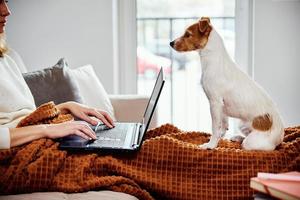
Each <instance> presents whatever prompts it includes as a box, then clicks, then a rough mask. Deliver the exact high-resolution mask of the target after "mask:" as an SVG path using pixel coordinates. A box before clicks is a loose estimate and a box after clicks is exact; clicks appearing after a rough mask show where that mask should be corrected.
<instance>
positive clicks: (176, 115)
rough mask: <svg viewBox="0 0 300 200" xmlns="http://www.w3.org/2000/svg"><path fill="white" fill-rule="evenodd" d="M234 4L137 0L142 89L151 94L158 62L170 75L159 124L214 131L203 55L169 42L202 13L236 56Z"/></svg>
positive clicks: (205, 0)
mask: <svg viewBox="0 0 300 200" xmlns="http://www.w3.org/2000/svg"><path fill="white" fill-rule="evenodd" d="M234 7H235V1H234V0H185V1H182V0H163V1H162V0H152V1H149V0H137V37H138V38H137V41H138V45H137V67H138V69H137V71H138V93H139V94H146V95H150V94H151V91H152V88H153V86H154V83H155V78H156V75H157V73H158V72H159V69H160V67H163V68H164V72H165V75H166V84H165V87H164V89H163V91H162V95H161V98H160V100H159V103H158V108H157V109H158V110H159V115H158V123H159V124H164V123H173V124H175V125H176V126H177V127H178V128H180V129H183V130H201V131H206V132H211V118H210V111H209V103H208V100H207V98H206V96H205V94H204V92H203V90H202V87H201V84H200V77H201V64H200V58H199V55H198V53H197V52H186V53H178V52H176V51H174V50H173V49H171V47H170V46H169V43H170V41H172V40H174V39H175V38H177V37H179V36H181V35H182V34H183V33H184V31H185V29H186V28H187V27H188V26H189V25H191V24H192V23H195V22H197V20H198V19H199V18H200V17H202V16H208V17H210V18H211V23H212V24H213V26H214V27H215V28H216V29H217V31H219V33H220V34H221V36H222V37H223V39H224V41H225V46H226V48H227V49H228V52H229V53H230V55H231V56H232V57H233V56H234V47H235V44H234V42H235V30H234V29H235V27H234V20H235V18H234V17H235V16H234ZM229 123H230V125H231V124H232V123H233V122H232V121H230V122H229Z"/></svg>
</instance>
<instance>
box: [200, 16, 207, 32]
mask: <svg viewBox="0 0 300 200" xmlns="http://www.w3.org/2000/svg"><path fill="white" fill-rule="evenodd" d="M209 23H210V19H209V18H208V17H201V20H200V21H199V31H200V32H201V33H204V32H205V31H206V29H207V28H208V26H209Z"/></svg>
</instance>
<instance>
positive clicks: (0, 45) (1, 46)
mask: <svg viewBox="0 0 300 200" xmlns="http://www.w3.org/2000/svg"><path fill="white" fill-rule="evenodd" d="M7 51H8V48H7V45H6V41H5V34H4V33H0V57H4V54H5V53H7Z"/></svg>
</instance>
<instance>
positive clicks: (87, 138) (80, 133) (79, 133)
mask: <svg viewBox="0 0 300 200" xmlns="http://www.w3.org/2000/svg"><path fill="white" fill-rule="evenodd" d="M74 134H75V135H78V136H80V137H82V138H83V139H86V140H89V139H90V137H88V136H87V135H86V134H84V133H82V132H81V131H79V130H76V131H75V132H74Z"/></svg>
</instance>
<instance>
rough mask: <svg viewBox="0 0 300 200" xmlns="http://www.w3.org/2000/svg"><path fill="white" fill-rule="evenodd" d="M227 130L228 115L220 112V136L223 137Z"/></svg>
mask: <svg viewBox="0 0 300 200" xmlns="http://www.w3.org/2000/svg"><path fill="white" fill-rule="evenodd" d="M226 131H228V116H227V115H226V114H225V113H224V112H222V130H221V137H223V136H224V135H225V134H226Z"/></svg>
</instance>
